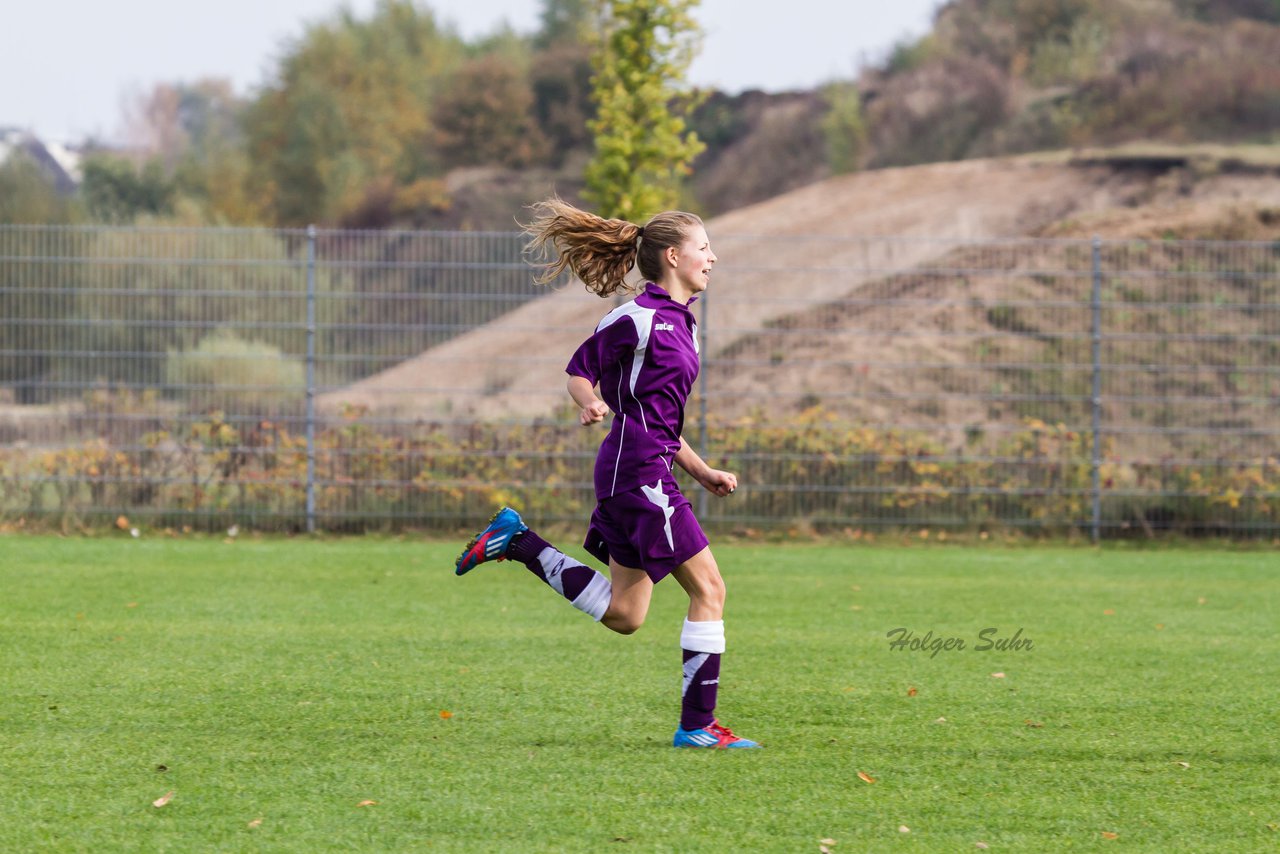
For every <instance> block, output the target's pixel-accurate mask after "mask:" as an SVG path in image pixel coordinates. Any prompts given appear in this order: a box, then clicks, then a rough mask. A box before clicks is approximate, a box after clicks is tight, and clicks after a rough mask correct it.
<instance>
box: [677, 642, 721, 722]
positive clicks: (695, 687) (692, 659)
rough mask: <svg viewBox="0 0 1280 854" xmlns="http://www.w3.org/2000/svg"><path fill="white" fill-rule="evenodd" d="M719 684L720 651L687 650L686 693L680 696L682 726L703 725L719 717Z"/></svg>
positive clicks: (685, 653)
mask: <svg viewBox="0 0 1280 854" xmlns="http://www.w3.org/2000/svg"><path fill="white" fill-rule="evenodd" d="M719 687H720V653H718V652H694V651H693V650H689V649H686V650H684V695H683V696H682V697H681V699H680V728H681V729H686V730H690V729H702V728H703V727H705V726H709V725H710V724H711V723H712V722H713V721H714V720H715V719H716V716H715V710H716V689H718V688H719Z"/></svg>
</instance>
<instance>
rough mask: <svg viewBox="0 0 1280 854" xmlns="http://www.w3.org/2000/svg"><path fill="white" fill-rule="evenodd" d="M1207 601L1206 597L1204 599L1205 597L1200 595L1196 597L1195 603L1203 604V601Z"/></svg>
mask: <svg viewBox="0 0 1280 854" xmlns="http://www.w3.org/2000/svg"><path fill="white" fill-rule="evenodd" d="M1208 601H1209V600H1208V599H1206V598H1204V597H1203V596H1201V597H1200V598H1199V599H1197V600H1196V604H1197V605H1203V604H1204V603H1205V602H1208Z"/></svg>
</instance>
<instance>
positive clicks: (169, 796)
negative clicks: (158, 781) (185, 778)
mask: <svg viewBox="0 0 1280 854" xmlns="http://www.w3.org/2000/svg"><path fill="white" fill-rule="evenodd" d="M173 796H174V793H173V792H165V793H164V794H163V795H161V796H160V797H158V798H156V799H155V800H154V801H152V802H151V806H153V807H155V808H156V809H160V807H162V806H164V805H165V804H167V803H169V801H171V800H173Z"/></svg>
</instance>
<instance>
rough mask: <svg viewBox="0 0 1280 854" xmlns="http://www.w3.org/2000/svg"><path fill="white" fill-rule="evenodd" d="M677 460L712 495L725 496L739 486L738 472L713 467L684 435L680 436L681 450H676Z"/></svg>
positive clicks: (677, 463)
mask: <svg viewBox="0 0 1280 854" xmlns="http://www.w3.org/2000/svg"><path fill="white" fill-rule="evenodd" d="M675 460H676V465H678V466H680V468H682V469H684V470H685V471H687V472H688V473H689V476H690V477H692V478H693V479H694V480H696V481H697V482H698V483H700V484H702V487H703V488H704V489H706V490H707V492H710V493H711V494H712V495H718V496H720V497H721V498H723V497H724V496H726V495H728V494H729V493H731V492H733V491H734V490H735V489H737V488H738V476H737V475H736V474H733V473H732V472H727V471H720V470H719V469H713V468H711V466H709V465H707V464H706V463H705V462H704V461H703V459H702V457H700V456H698V454H697V452H696V451H694V450H693V448H690V447H689V443H688V442H686V441H685V440H684V437H683V436H681V437H680V450H679V451H677V452H676V457H675Z"/></svg>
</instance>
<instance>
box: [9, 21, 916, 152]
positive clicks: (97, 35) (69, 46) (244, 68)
mask: <svg viewBox="0 0 1280 854" xmlns="http://www.w3.org/2000/svg"><path fill="white" fill-rule="evenodd" d="M419 3H420V5H422V6H426V7H429V8H431V9H432V10H434V11H435V12H436V14H437V16H438V17H439V18H440V19H441V20H442V21H444V22H448V23H452V24H453V25H454V26H456V28H457V29H458V31H459V32H461V33H462V34H463V35H464V36H466V37H468V38H472V37H475V36H478V35H483V34H485V33H488V32H491V31H492V30H493V29H494V28H495V27H497V26H498V25H499V23H500V22H502V21H504V20H505V21H506V22H507V23H509V24H510V25H511V26H512V27H513V28H514V29H516V30H517V31H520V32H531V31H533V30H535V29H536V28H537V23H538V15H539V12H540V10H541V8H542V0H419ZM940 3H941V0H834V2H833V0H702V3H701V5H700V7H699V9H698V11H697V13H696V15H697V18H698V20H699V22H700V23H701V25H702V27H703V30H704V32H705V41H704V43H703V48H702V53H701V54H700V56H699V57H698V59H697V60H696V61H695V63H694V65H693V66H692V68H690V71H689V79H690V82H691V83H693V84H695V85H699V86H705V87H715V88H718V89H721V90H724V91H727V92H740V91H742V90H744V89H764V90H766V91H771V92H776V91H784V90H787V89H796V88H810V87H813V86H815V85H817V84H820V83H823V82H825V81H828V80H833V79H842V78H843V79H848V78H851V77H852V76H853V75H854V73H855V71H856V70H857V68H858V66H859V65H860V63H861V61H864V60H865V61H872V60H877V59H880V58H882V57H883V56H884V55H885V54H886V52H887V51H888V50H889V48H890V47H891V46H892V45H893V44H894V43H895V42H897V41H900V40H902V39H904V38H909V37H914V36H919V35H922V34H923V33H925V32H927V30H928V28H929V24H930V22H931V21H932V18H933V12H934V10H935V9H936V8H937V7H938V6H939V5H940ZM344 5H345V6H346V7H347V8H349V9H351V10H352V11H353V12H355V13H356V14H357V15H358V16H360V17H368V16H369V15H370V14H371V12H372V10H373V9H374V8H375V7H376V0H347V2H345V3H343V2H341V0H219V2H216V3H192V2H184V0H112V2H101V0H66V2H57V0H54V2H45V3H41V2H14V3H6V4H5V10H4V13H3V15H0V127H5V126H16V127H20V128H24V129H27V130H32V131H35V132H36V133H38V134H40V135H41V136H44V137H46V138H48V139H51V140H56V141H62V142H78V141H80V140H82V139H83V138H84V137H86V136H90V135H92V136H97V137H99V138H103V139H112V138H115V137H116V136H117V135H118V132H119V129H120V124H121V115H122V107H123V105H124V104H125V103H127V102H128V101H129V100H130V99H131V98H133V97H136V96H137V95H138V94H139V93H142V92H146V91H147V90H149V89H150V88H151V86H153V85H154V84H156V83H160V82H179V81H187V82H190V81H194V80H198V79H200V78H203V77H220V78H225V79H230V80H231V81H232V82H233V84H234V85H235V88H236V90H237V91H238V92H240V93H241V94H250V93H252V92H253V90H254V89H255V88H256V87H258V86H260V85H261V84H262V83H263V82H264V80H265V79H266V78H267V76H268V74H269V73H270V71H271V69H272V68H274V66H275V61H276V59H277V58H278V57H279V56H280V55H281V53H282V48H283V46H284V45H285V44H286V43H287V42H288V41H289V40H290V39H293V38H296V37H298V36H299V35H301V34H302V32H303V28H304V25H305V24H306V23H308V22H314V21H319V20H325V19H328V18H330V17H332V16H333V15H334V14H335V13H336V11H337V10H338V9H340V8H342V7H343V6H344Z"/></svg>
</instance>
